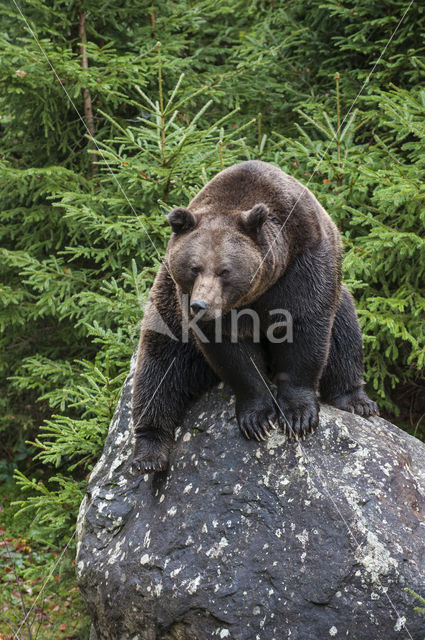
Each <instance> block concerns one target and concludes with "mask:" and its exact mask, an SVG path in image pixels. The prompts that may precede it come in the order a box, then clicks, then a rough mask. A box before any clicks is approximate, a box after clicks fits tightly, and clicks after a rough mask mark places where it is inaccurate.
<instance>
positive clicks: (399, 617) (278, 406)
mask: <svg viewBox="0 0 425 640" xmlns="http://www.w3.org/2000/svg"><path fill="white" fill-rule="evenodd" d="M246 355H247V356H248V357H249V359H250V360H251V362H252V364H253V365H254V367H255V369H256V370H257V373H258V375H259V376H260V378H261V380H262V381H263V383H264V386H265V387H266V389H267V391H268V392H269V394H270V395H271V397H272V399H273V402H274V403H275V404H276V406H277V408H278V409H279V411H280V413H281V414H282V417H283V419H284V420H285V422H286V424H287V425H288V426H289V429H290V430H291V431H292V433H293V434H294V436H295V432H294V430H293V428H292V426H291V425H290V424H289V421H288V420H287V419H286V417H285V414H284V413H283V411H282V409H281V407H280V405H279V403H278V402H277V400H276V398H275V397H274V395H273V393H272V391H271V389H270V387H269V385H268V384H267V382H266V380H265V379H264V377H263V375H262V373H261V371H260V370H259V369H258V367H257V365H256V364H255V362H254V360H253V358H252V357H251V355H250V354H249V353H247V352H246ZM298 444H299V446H300V449H301V452H302V454H303V456H304V457H305V458H306V459H307V460H308V462H309V465H310V466H311V467H312V468H313V469H314V471H315V472H316V473H317V475H318V477H319V480H320V482H321V484H322V487H323V489H324V491H325V493H326V495H327V497H328V498H329V499H330V500H331V502H332V504H333V506H334V507H335V509H336V511H337V513H338V515H339V516H340V517H341V519H342V521H343V522H344V524H345V526H346V527H347V530H348V532H349V533H350V535H351V537H352V538H353V540H354V542H355V543H356V545H357V547H356V549H355V551H354V553H356V552H357V551H358V550H359V549H360V548H361V547H362V546H363V544H364V542H366V540H367V538H366V540H364V541H363V542H362V543H359V542H358V540H357V538H356V536H355V534H354V533H353V531H352V529H351V527H350V525H349V524H348V522H347V521H346V519H345V517H344V516H343V514H342V513H341V511H340V509H339V507H338V505H337V504H336V502H335V500H334V499H333V498H332V495H331V494H330V493H329V491H328V489H327V486H326V483H325V482H324V480H323V476H322V473H321V472H320V471H319V469H318V467H316V466H315V465H314V464H313V463H312V461H311V458H310V456H309V455H308V454H307V452H306V450H305V449H304V447H303V446H302V444H301V441H300V440H299V441H298ZM307 471H308V469H307ZM311 480H312V482H313V479H311ZM365 528H366V527H365ZM368 532H369V531H368ZM377 579H378V581H379V583H380V585H381V587H382V591H383V593H384V594H385V595H386V597H387V599H388V602H389V603H390V605H391V607H392V608H393V609H394V612H395V614H396V616H397V620H402V616H401V615H400V614H399V612H398V611H397V608H396V606H395V604H394V603H393V601H392V600H391V598H390V596H389V595H388V592H387V591H385V589H384V586H383V584H382V581H381V579H380V577H379V574H378V573H377ZM403 628H404V629H405V631H406V633H407V635H408V636H409V638H410V640H413V638H412V636H411V634H410V631H409V629H408V628H407V626H406V624H405V623H403Z"/></svg>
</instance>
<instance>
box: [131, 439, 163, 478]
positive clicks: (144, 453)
mask: <svg viewBox="0 0 425 640" xmlns="http://www.w3.org/2000/svg"><path fill="white" fill-rule="evenodd" d="M169 453H170V445H169V444H165V443H163V442H161V441H160V440H151V439H148V438H137V439H136V446H135V449H134V454H133V460H132V462H131V471H132V473H134V474H136V473H140V474H144V473H153V472H154V471H165V470H166V468H167V467H168V457H169Z"/></svg>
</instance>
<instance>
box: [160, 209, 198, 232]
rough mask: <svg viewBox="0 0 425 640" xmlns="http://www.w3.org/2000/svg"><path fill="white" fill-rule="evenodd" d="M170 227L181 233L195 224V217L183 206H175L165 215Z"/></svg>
mask: <svg viewBox="0 0 425 640" xmlns="http://www.w3.org/2000/svg"><path fill="white" fill-rule="evenodd" d="M167 219H168V222H169V224H170V227H171V228H172V230H173V231H174V233H182V232H183V231H189V229H193V227H194V226H195V218H194V216H193V214H192V213H191V212H190V211H189V209H185V208H184V207H176V208H175V209H173V210H172V211H171V213H169V214H168V216H167Z"/></svg>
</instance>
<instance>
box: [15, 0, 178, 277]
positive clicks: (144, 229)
mask: <svg viewBox="0 0 425 640" xmlns="http://www.w3.org/2000/svg"><path fill="white" fill-rule="evenodd" d="M12 2H13V4H14V5H15V7H16V8H17V10H18V11H19V13H20V15H21V17H22V19H23V20H24V22H25V24H26V26H27V29H28V30H29V32H30V33H31V35H32V37H33V38H34V40H35V42H36V43H37V46H38V48H39V49H40V51H41V53H42V54H43V56H44V57H45V58H46V60H47V62H48V64H49V66H50V68H51V69H52V71H53V73H54V74H55V76H56V79H57V80H58V82H59V84H60V86H61V87H62V89H63V90H64V92H65V95H66V97H67V98H68V100H69V102H70V104H71V105H72V107H73V109H74V111H75V112H76V114H77V116H78V117H79V119H80V120H81V122H82V123H83V126H84V128H85V129H86V131H87V133H88V135H89V138H90V140H91V142H92V143H93V144H94V145H95V147H96V149H97V151H98V152H99V153H100V155H101V156H102V159H103V161H104V162H105V164H106V166H107V167H108V169H109V172H110V174H111V176H112V177H113V179H114V180H115V182H116V183H117V185H118V187H119V189H120V191H121V193H122V194H123V196H124V198H125V199H126V200H127V203H128V204H129V206H130V208H131V210H132V212H133V214H134V216H135V217H136V218H137V219H138V220H139V222H140V223H141V225H142V228H143V231H144V232H145V233H146V235H147V237H148V238H149V240H150V243H151V244H152V246H153V248H154V249H155V251H156V253H157V254H158V256H159V258H160V260H161V262H163V260H162V256H161V254H160V253H159V251H158V248H157V246H156V244H155V243H154V241H153V240H152V238H151V236H150V234H149V232H148V230H147V228H146V226H145V225H144V223H143V221H142V219H141V217H140V216H139V215H138V214H137V213H136V211H135V209H134V207H133V205H132V204H131V202H130V200H129V198H128V196H127V194H126V193H125V191H124V189H123V188H122V186H121V184H120V182H119V180H118V178H117V176H116V175H115V173H114V172H113V171H112V169H111V166H110V164H109V162H108V161H107V159H106V157H105V154H104V153H103V150H102V149H101V148H100V147H99V145H98V144H97V142H96V140H95V138H94V137H93V136H92V135H91V133H90V130H89V128H88V126H87V124H86V123H85V121H84V118H83V117H82V115H81V114H80V112H79V111H78V109H77V107H76V106H75V104H74V101H73V100H72V98H71V96H70V95H69V93H68V91H67V89H66V87H65V85H64V84H63V82H62V80H61V79H60V77H59V75H58V73H57V71H56V69H55V68H54V66H53V64H52V63H51V61H50V58H49V57H48V55H47V53H46V52H45V51H44V49H43V47H42V46H41V44H40V42H39V40H38V38H37V36H36V34H35V33H34V31H33V30H32V28H31V27H30V24H29V22H28V20H27V19H26V17H25V16H24V14H23V13H22V11H21V8H20V7H19V5H18V4H17V2H16V0H12ZM163 264H165V263H164V262H163ZM165 267H166V269H167V271H168V267H167V265H166V264H165Z"/></svg>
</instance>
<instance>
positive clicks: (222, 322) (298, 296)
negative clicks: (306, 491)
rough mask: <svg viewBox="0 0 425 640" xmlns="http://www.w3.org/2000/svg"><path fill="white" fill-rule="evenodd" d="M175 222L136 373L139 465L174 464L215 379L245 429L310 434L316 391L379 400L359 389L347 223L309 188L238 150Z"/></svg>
mask: <svg viewBox="0 0 425 640" xmlns="http://www.w3.org/2000/svg"><path fill="white" fill-rule="evenodd" d="M168 221H169V223H170V225H171V228H172V231H173V234H172V236H171V238H170V241H169V243H168V247H167V253H166V260H165V261H164V263H163V265H162V266H161V268H160V269H159V272H158V274H157V277H156V279H155V282H154V285H153V287H152V290H151V294H150V296H149V302H148V305H147V309H146V312H145V316H144V320H143V323H142V328H141V338H140V344H139V351H138V360H137V367H136V373H135V378H134V389H133V421H134V428H135V434H136V445H135V452H134V461H133V467H134V468H135V469H136V470H138V471H139V472H141V473H145V472H149V471H160V470H163V469H165V468H166V466H167V462H168V457H169V452H170V448H171V447H172V445H173V441H174V430H175V427H176V425H177V424H178V423H179V422H180V421H181V419H182V416H183V414H184V411H185V409H186V408H187V407H188V405H189V403H191V402H192V401H193V400H194V399H195V398H197V397H198V396H199V395H200V394H202V393H203V392H204V391H206V390H207V389H209V388H210V387H211V386H212V385H214V384H215V383H216V382H217V381H218V380H223V381H224V382H225V383H227V384H228V385H230V387H231V388H232V390H233V392H234V394H235V397H236V417H237V421H238V424H239V427H240V430H241V432H242V433H243V435H244V436H245V437H247V438H256V439H257V440H264V439H265V438H266V436H268V435H269V429H270V428H271V427H272V428H273V427H275V426H276V425H280V426H281V427H282V428H283V430H284V431H285V432H287V434H288V436H289V438H291V437H292V436H294V437H295V438H296V439H297V440H298V437H302V438H304V437H305V435H306V434H307V433H311V432H313V431H314V429H315V428H316V426H317V424H318V413H319V404H318V398H317V392H320V397H321V399H322V400H323V401H325V402H328V403H330V404H333V405H335V406H336V407H339V408H340V409H344V410H345V411H351V412H355V413H358V414H359V415H363V416H371V415H373V414H375V413H376V412H377V406H376V404H375V402H373V401H372V400H370V399H369V398H368V396H367V395H366V394H365V392H364V390H363V363H362V360H363V358H362V342H361V331H360V327H359V324H358V320H357V316H356V311H355V308H354V304H353V300H352V298H351V295H350V294H349V292H348V290H347V289H346V288H345V287H344V286H342V285H341V254H342V248H341V241H340V237H339V233H338V230H337V228H336V226H335V225H334V223H333V222H332V220H331V219H330V217H329V215H328V214H327V213H326V211H325V210H324V209H323V207H322V206H321V205H320V204H319V202H318V201H317V200H316V198H315V197H314V195H313V194H312V193H311V192H310V191H309V190H308V189H307V187H305V186H304V185H302V184H301V183H300V182H298V181H297V180H296V179H295V178H293V177H291V176H289V175H287V174H286V173H284V172H283V171H281V170H280V169H278V168H277V167H274V166H272V165H270V164H267V163H265V162H260V161H248V162H241V163H239V164H236V165H234V166H232V167H230V168H228V169H225V170H224V171H221V172H220V173H219V174H218V175H216V176H215V177H214V178H213V179H212V180H211V181H210V182H209V183H208V184H207V185H206V186H205V187H204V188H203V189H202V190H201V191H200V192H199V193H198V195H197V196H196V197H195V198H194V199H193V200H192V202H191V203H190V204H189V206H188V207H187V208H183V207H178V208H176V209H174V210H173V211H171V213H170V214H169V216H168ZM235 313H236V314H237V318H236V320H239V322H238V323H236V322H235ZM158 319H159V320H160V324H161V325H162V329H158ZM289 321H290V324H291V326H290V327H289ZM163 327H166V329H165V330H164V329H163ZM289 328H290V331H289V330H288V329H289ZM284 329H285V330H284ZM269 380H274V381H275V383H276V387H277V393H276V396H274V394H273V393H272V391H271V389H270V384H269V382H268V381H269Z"/></svg>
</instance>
